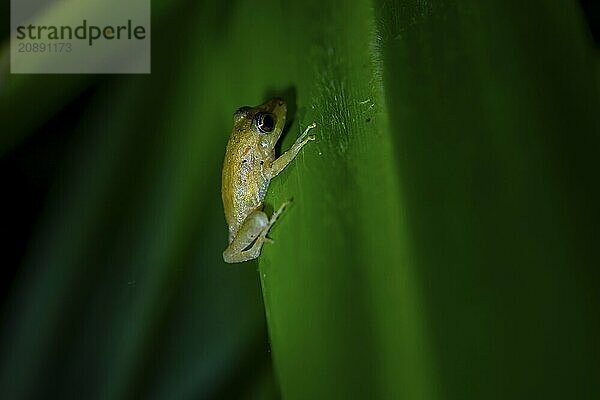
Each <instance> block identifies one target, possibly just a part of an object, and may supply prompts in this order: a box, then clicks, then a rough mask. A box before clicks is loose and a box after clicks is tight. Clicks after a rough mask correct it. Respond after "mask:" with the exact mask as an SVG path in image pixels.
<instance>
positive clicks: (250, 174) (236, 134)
mask: <svg viewBox="0 0 600 400" xmlns="http://www.w3.org/2000/svg"><path fill="white" fill-rule="evenodd" d="M286 114H287V104H286V102H285V100H284V99H282V98H279V97H276V98H272V99H270V100H268V101H266V102H265V103H263V104H261V105H259V106H255V107H248V106H245V107H241V108H239V109H238V110H237V111H236V112H235V113H234V114H233V128H232V130H231V134H230V136H229V141H228V142H227V147H226V150H225V159H224V161H223V173H222V186H221V197H222V200H223V209H224V211H225V220H226V221H227V226H228V228H229V244H228V246H227V248H226V249H225V250H224V251H223V260H224V261H225V262H226V263H241V262H244V261H249V260H254V259H256V258H258V256H259V255H260V253H261V249H262V247H263V244H264V243H273V240H272V239H270V238H268V237H267V233H268V232H269V230H270V229H271V228H272V227H273V225H274V224H275V222H276V221H277V219H278V218H279V216H280V215H281V213H282V212H283V210H284V209H285V208H286V207H287V206H288V205H289V204H290V203H291V200H288V201H285V202H283V204H281V206H280V207H279V208H278V209H277V210H275V211H274V212H273V214H272V215H271V217H268V216H267V214H266V213H265V212H264V211H263V202H264V198H265V195H266V194H267V190H268V188H269V183H270V182H271V179H273V178H274V177H276V176H277V175H278V174H279V173H280V172H281V171H283V170H284V169H285V167H287V166H288V165H289V164H290V163H291V162H292V161H293V160H294V158H296V156H297V155H298V153H299V152H300V150H301V149H302V148H303V147H304V146H305V145H306V144H307V143H308V142H310V141H313V140H315V135H312V134H309V132H310V131H311V130H312V129H314V128H315V127H316V126H317V125H316V123H315V122H313V123H312V124H310V125H308V127H306V129H305V130H304V131H303V133H302V134H301V135H300V136H299V137H298V138H297V139H296V141H295V142H294V144H293V145H292V146H291V147H290V148H289V149H288V150H287V151H286V152H284V153H283V154H281V155H280V156H279V157H277V158H276V157H275V146H276V144H277V142H278V141H279V139H280V137H281V134H282V133H283V129H284V127H285V119H286Z"/></svg>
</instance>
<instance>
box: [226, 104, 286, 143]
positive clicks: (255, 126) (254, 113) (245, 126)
mask: <svg viewBox="0 0 600 400" xmlns="http://www.w3.org/2000/svg"><path fill="white" fill-rule="evenodd" d="M286 113H287V105H286V103H285V100H283V99H282V98H279V97H275V98H273V99H271V100H269V101H267V102H266V103H264V104H261V105H260V106H257V107H242V108H240V109H239V110H237V111H236V113H235V114H234V116H233V120H234V125H235V127H236V128H237V130H238V131H239V132H248V133H249V132H251V133H252V134H254V135H256V137H257V138H258V139H259V140H260V142H261V146H262V147H263V148H268V149H272V148H273V147H275V144H276V143H277V141H278V140H279V137H280V136H281V133H282V132H283V127H284V126H285V116H286Z"/></svg>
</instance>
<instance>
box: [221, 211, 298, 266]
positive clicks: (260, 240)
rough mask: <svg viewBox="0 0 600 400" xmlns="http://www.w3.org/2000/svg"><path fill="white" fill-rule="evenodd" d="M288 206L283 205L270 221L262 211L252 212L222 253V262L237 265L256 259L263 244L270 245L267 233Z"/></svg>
mask: <svg viewBox="0 0 600 400" xmlns="http://www.w3.org/2000/svg"><path fill="white" fill-rule="evenodd" d="M288 204H289V202H285V203H283V204H282V205H281V207H279V209H278V210H277V211H275V212H274V213H273V215H272V216H271V218H270V219H269V218H268V217H267V214H265V213H264V212H262V211H254V212H252V213H251V214H250V215H248V217H247V218H246V220H245V221H244V223H243V224H242V226H241V227H240V229H239V230H238V232H237V234H236V236H235V238H234V239H233V240H232V241H231V243H229V246H228V247H227V248H226V249H225V251H224V252H223V260H224V261H225V262H226V263H239V262H244V261H248V260H254V259H255V258H257V257H258V256H259V255H260V250H261V249H262V246H263V244H264V243H265V242H271V243H272V240H271V239H269V238H267V233H268V232H269V229H271V227H272V226H273V224H274V223H275V221H276V220H277V218H278V217H279V215H280V214H281V213H282V212H283V209H284V208H285V207H286V206H287V205H288ZM252 242H254V244H252ZM251 244H252V246H251V247H250V248H249V249H247V248H248V246H250V245H251ZM246 249H247V250H246Z"/></svg>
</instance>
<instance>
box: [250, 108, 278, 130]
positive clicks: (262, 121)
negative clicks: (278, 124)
mask: <svg viewBox="0 0 600 400" xmlns="http://www.w3.org/2000/svg"><path fill="white" fill-rule="evenodd" d="M254 123H255V124H256V127H257V128H258V131H259V132H261V133H271V132H273V129H275V116H274V115H273V114H270V113H258V114H256V115H255V116H254Z"/></svg>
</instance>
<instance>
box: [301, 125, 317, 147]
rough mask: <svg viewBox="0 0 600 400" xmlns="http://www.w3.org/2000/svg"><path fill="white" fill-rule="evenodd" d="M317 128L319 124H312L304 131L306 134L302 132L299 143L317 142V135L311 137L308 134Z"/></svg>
mask: <svg viewBox="0 0 600 400" xmlns="http://www.w3.org/2000/svg"><path fill="white" fill-rule="evenodd" d="M316 127H317V123H316V122H313V123H312V124H310V125H309V126H307V127H306V129H305V130H304V132H302V135H300V137H299V138H298V141H299V142H304V143H306V142H308V141H310V140H315V139H316V136H315V135H309V134H308V132H310V131H311V129H314V128H316Z"/></svg>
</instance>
